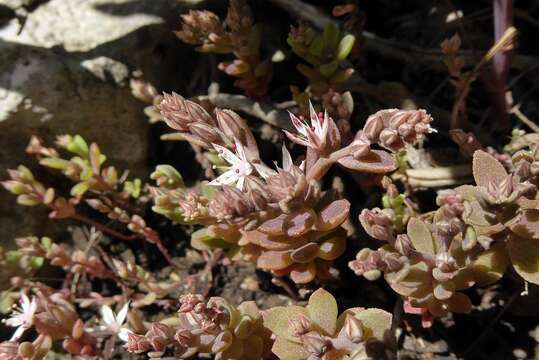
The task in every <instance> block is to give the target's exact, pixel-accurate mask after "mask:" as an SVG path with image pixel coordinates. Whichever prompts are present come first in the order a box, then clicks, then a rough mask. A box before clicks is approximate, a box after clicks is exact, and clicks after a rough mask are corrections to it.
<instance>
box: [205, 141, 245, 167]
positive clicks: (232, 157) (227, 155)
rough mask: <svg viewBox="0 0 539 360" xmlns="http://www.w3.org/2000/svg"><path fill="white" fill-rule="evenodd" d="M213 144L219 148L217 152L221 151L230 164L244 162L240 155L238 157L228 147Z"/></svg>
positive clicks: (221, 155) (220, 154)
mask: <svg viewBox="0 0 539 360" xmlns="http://www.w3.org/2000/svg"><path fill="white" fill-rule="evenodd" d="M212 145H213V147H214V148H215V150H217V152H218V153H219V156H220V157H222V158H223V159H225V160H226V161H227V162H228V163H229V164H232V165H234V164H237V163H240V162H242V160H241V159H240V158H239V157H237V156H236V155H235V154H234V153H233V152H232V151H230V150H228V149H227V148H226V147H224V146H221V145H217V144H212Z"/></svg>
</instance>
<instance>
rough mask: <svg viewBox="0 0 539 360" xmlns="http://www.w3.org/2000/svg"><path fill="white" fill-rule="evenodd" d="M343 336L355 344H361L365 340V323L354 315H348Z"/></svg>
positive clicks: (342, 331) (342, 332) (343, 328)
mask: <svg viewBox="0 0 539 360" xmlns="http://www.w3.org/2000/svg"><path fill="white" fill-rule="evenodd" d="M341 334H343V335H344V336H346V337H347V338H348V339H350V341H351V342H353V343H359V342H361V340H362V339H363V323H362V322H361V320H359V319H358V318H356V317H355V316H354V315H352V314H347V315H346V319H345V320H344V325H343V327H342V330H341Z"/></svg>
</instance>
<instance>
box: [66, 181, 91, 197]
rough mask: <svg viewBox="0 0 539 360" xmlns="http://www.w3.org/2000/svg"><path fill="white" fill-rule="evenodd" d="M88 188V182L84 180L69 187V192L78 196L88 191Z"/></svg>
mask: <svg viewBox="0 0 539 360" xmlns="http://www.w3.org/2000/svg"><path fill="white" fill-rule="evenodd" d="M88 189H89V184H88V183H87V182H86V181H84V182H80V183H78V184H77V185H75V186H73V187H72V188H71V192H70V194H71V196H74V197H76V198H80V197H82V195H84V193H85V192H86V191H88Z"/></svg>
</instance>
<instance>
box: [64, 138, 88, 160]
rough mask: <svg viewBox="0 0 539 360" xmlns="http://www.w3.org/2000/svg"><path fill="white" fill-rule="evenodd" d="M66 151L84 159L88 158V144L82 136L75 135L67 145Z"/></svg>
mask: <svg viewBox="0 0 539 360" xmlns="http://www.w3.org/2000/svg"><path fill="white" fill-rule="evenodd" d="M66 149H67V150H69V151H71V152H72V153H75V154H77V155H79V156H80V157H82V158H85V159H86V158H88V151H89V149H88V144H87V143H86V140H84V139H83V138H82V136H80V135H75V136H74V137H73V138H72V139H71V141H70V142H69V143H68V144H67V147H66Z"/></svg>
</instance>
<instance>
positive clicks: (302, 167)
mask: <svg viewBox="0 0 539 360" xmlns="http://www.w3.org/2000/svg"><path fill="white" fill-rule="evenodd" d="M299 169H300V170H301V171H303V172H305V160H303V161H302V162H301V164H299Z"/></svg>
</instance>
